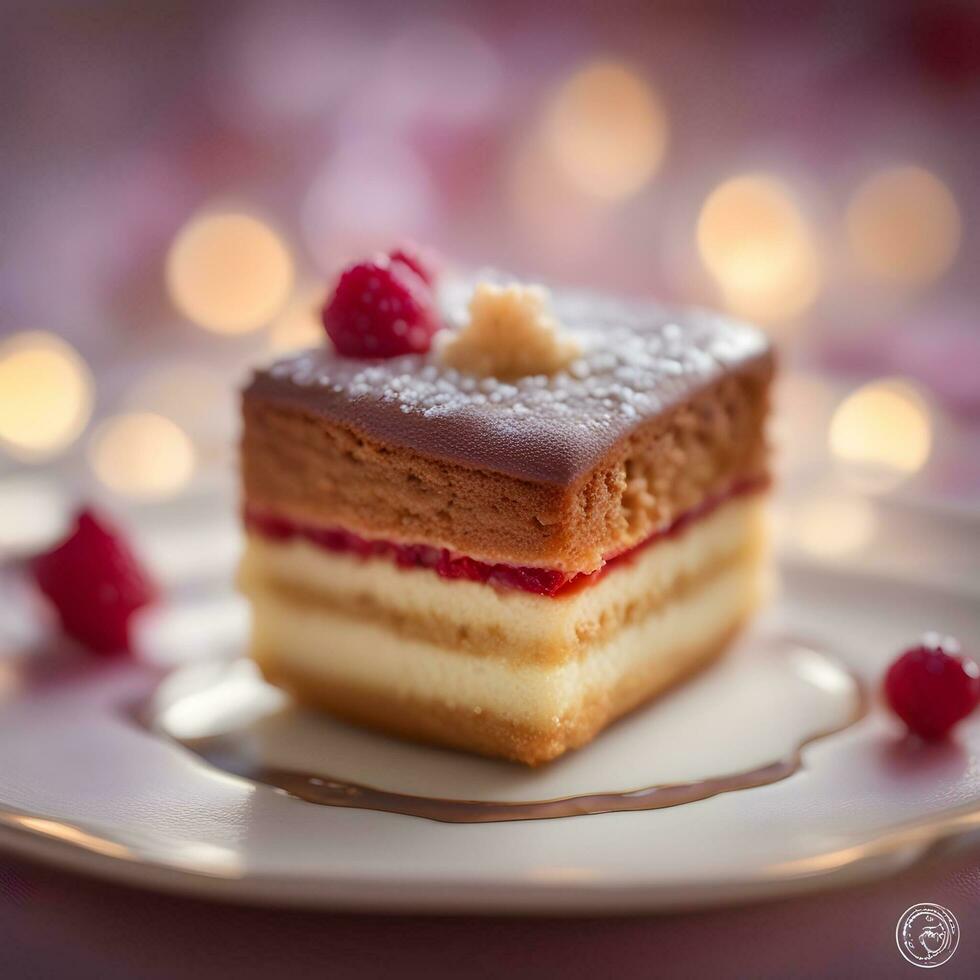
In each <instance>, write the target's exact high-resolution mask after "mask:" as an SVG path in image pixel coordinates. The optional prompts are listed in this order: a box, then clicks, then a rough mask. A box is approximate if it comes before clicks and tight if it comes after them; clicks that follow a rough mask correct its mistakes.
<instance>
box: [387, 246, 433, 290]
mask: <svg viewBox="0 0 980 980" xmlns="http://www.w3.org/2000/svg"><path fill="white" fill-rule="evenodd" d="M423 255H424V256H425V257H424V258H423ZM388 258H390V259H391V261H392V262H401V263H402V264H403V265H407V266H408V267H409V269H411V270H412V272H414V273H415V275H417V276H418V277H419V279H421V280H422V282H424V283H425V284H426V285H427V286H432V285H434V284H435V279H436V277H435V272H434V271H433V268H432V260H431V257H430V256H429V255H427V254H425V253H423V254H422V255H420V254H419V252H418V249H416V248H415V247H414V246H413V245H401V246H399V247H398V248H396V249H394V250H393V251H391V252H389V253H388Z"/></svg>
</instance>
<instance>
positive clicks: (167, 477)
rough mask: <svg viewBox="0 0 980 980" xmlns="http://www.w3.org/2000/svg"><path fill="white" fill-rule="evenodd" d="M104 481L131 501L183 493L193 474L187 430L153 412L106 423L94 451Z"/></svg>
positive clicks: (97, 435)
mask: <svg viewBox="0 0 980 980" xmlns="http://www.w3.org/2000/svg"><path fill="white" fill-rule="evenodd" d="M89 459H90V461H91V464H92V468H93V469H94V470H95V473H96V475H97V476H98V477H99V479H100V480H101V481H102V482H103V483H104V484H105V485H106V486H107V487H109V488H110V489H111V490H114V491H115V492H116V493H119V494H124V495H126V496H129V497H143V498H164V497H169V496H172V495H173V494H175V493H177V492H178V491H179V490H181V489H182V488H183V487H184V486H186V484H187V483H188V481H189V480H190V478H191V476H192V475H193V472H194V448H193V446H192V444H191V441H190V439H188V438H187V436H186V435H185V433H184V432H183V430H182V429H180V428H179V426H177V425H176V424H175V423H174V422H171V421H170V419H167V418H164V417H163V416H162V415H154V414H153V413H152V412H131V413H128V414H124V415H117V416H114V417H113V418H110V419H107V420H106V421H105V422H103V423H102V425H101V426H100V427H99V428H98V430H97V431H96V433H95V435H94V437H93V439H92V443H91V446H90V451H89Z"/></svg>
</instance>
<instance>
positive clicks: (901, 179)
mask: <svg viewBox="0 0 980 980" xmlns="http://www.w3.org/2000/svg"><path fill="white" fill-rule="evenodd" d="M847 235H848V240H849V242H850V246H851V251H852V253H853V255H854V259H855V261H856V263H857V265H858V268H859V269H860V271H861V272H862V273H863V274H864V275H866V276H867V277H869V278H872V279H878V280H881V281H883V282H886V283H889V284H892V285H905V286H910V287H917V286H924V285H927V284H929V283H931V282H934V281H935V280H936V279H938V278H939V277H940V276H941V275H942V274H943V273H944V272H945V271H946V269H948V268H949V266H950V264H951V263H952V261H953V259H954V258H955V257H956V252H957V249H958V248H959V243H960V215H959V210H958V208H957V206H956V201H955V199H954V198H953V195H952V193H951V192H950V190H949V188H947V187H946V185H945V184H944V183H943V182H942V181H941V180H940V179H939V178H938V177H936V176H935V175H934V174H931V173H930V172H929V171H928V170H924V169H922V168H921V167H894V168H890V169H888V170H882V171H880V172H879V173H876V174H873V175H872V176H871V177H869V178H868V179H867V180H866V181H864V183H862V184H861V185H860V186H859V187H858V189H857V190H856V191H855V193H854V196H853V198H852V199H851V202H850V204H849V205H848V209H847Z"/></svg>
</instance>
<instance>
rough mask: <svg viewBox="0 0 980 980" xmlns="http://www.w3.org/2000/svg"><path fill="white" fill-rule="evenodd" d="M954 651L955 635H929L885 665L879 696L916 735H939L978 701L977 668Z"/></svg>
mask: <svg viewBox="0 0 980 980" xmlns="http://www.w3.org/2000/svg"><path fill="white" fill-rule="evenodd" d="M958 651H959V644H958V643H957V642H956V641H955V640H953V639H951V638H949V637H940V636H936V635H934V634H929V635H927V636H926V637H924V638H923V641H922V643H920V644H919V645H918V646H915V647H912V648H911V649H909V650H906V651H905V652H904V653H903V654H902V655H901V656H900V657H899V658H898V659H897V660H896V661H895V662H894V663H893V664H892V665H891V667H889V668H888V673H887V674H886V675H885V685H884V690H885V697H886V698H887V699H888V703H889V705H890V706H891V708H892V710H893V711H894V712H895V714H896V715H898V717H899V718H901V719H902V721H904V722H905V724H906V725H908V727H909V729H910V730H911V731H913V732H914V733H915V734H916V735H921V736H922V737H923V738H929V739H932V738H942V736H943V735H945V734H946V733H947V732H948V731H949V730H950V729H951V728H952V727H953V726H954V725H955V724H956V723H957V722H959V721H962V720H963V719H964V718H966V716H967V715H969V714H970V713H971V712H972V711H973V709H974V708H976V706H977V704H978V703H980V667H978V666H977V664H976V662H975V661H973V660H971V659H970V658H969V657H962V656H957V655H956V654H957V653H958Z"/></svg>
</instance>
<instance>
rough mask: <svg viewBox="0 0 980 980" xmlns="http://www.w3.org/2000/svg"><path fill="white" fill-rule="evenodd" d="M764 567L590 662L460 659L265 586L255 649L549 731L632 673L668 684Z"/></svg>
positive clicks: (327, 677)
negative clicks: (588, 701) (549, 662)
mask: <svg viewBox="0 0 980 980" xmlns="http://www.w3.org/2000/svg"><path fill="white" fill-rule="evenodd" d="M757 570H758V563H757V561H755V560H754V559H752V558H747V559H744V560H742V561H741V562H739V563H736V564H733V565H729V566H728V567H727V568H726V569H725V570H724V571H722V572H721V573H720V574H718V575H716V576H714V577H712V578H711V579H710V580H708V581H707V582H706V583H705V584H704V585H703V586H701V587H699V588H696V589H693V590H691V591H690V592H689V593H686V594H685V595H684V596H683V597H682V598H680V599H679V600H678V601H675V602H670V603H668V604H667V605H665V606H664V607H663V608H661V609H658V610H656V611H655V612H653V613H652V614H650V615H649V616H647V617H646V618H644V619H643V620H641V621H640V622H638V623H636V624H634V625H632V626H629V627H627V628H625V629H623V630H620V631H619V632H617V633H616V634H615V635H614V636H613V637H612V638H611V639H610V640H609V641H608V642H606V643H604V644H602V645H600V646H597V647H595V648H593V649H591V650H589V651H588V652H587V653H586V654H585V655H584V656H583V657H580V658H574V659H570V660H568V661H565V662H564V663H560V664H557V665H553V666H547V665H542V664H535V663H510V662H508V661H506V660H503V659H501V658H499V657H491V656H479V655H465V654H460V653H454V652H452V651H449V650H445V649H443V648H441V647H437V646H435V645H433V644H430V643H425V642H422V641H420V640H416V639H408V638H405V637H402V636H399V635H398V634H396V633H394V632H392V631H390V630H388V629H387V628H385V627H384V626H383V625H380V624H377V623H373V622H370V621H366V620H360V619H350V618H347V617H345V616H339V615H337V614H335V613H333V612H331V611H329V610H321V609H317V608H315V607H313V606H311V605H309V604H304V603H296V602H292V601H290V600H289V599H288V598H286V597H284V596H283V595H282V594H281V593H278V592H276V591H274V590H270V589H266V588H263V587H261V586H257V587H254V588H253V590H252V608H253V615H254V642H255V649H256V652H257V654H258V656H259V657H260V659H262V660H263V661H265V662H267V663H269V664H273V665H276V666H280V667H281V668H282V669H283V670H284V671H288V670H289V669H294V670H296V671H298V672H300V673H301V674H302V675H306V676H310V677H315V678H319V679H322V681H323V682H324V683H337V684H350V685H356V686H358V687H361V688H365V689H367V690H372V689H373V690H378V691H384V692H385V693H387V694H389V695H395V696H397V697H400V698H407V699H421V700H423V701H438V702H441V703H443V704H445V705H447V706H450V707H462V708H464V709H468V710H471V711H473V712H474V713H477V714H479V713H481V712H483V711H489V712H492V713H493V714H495V715H499V716H501V717H503V718H507V719H511V720H514V721H518V722H521V723H525V724H530V725H533V726H535V727H544V728H547V727H549V726H556V725H558V724H559V720H560V719H561V718H562V716H564V715H566V714H568V713H570V712H574V711H575V710H576V709H577V708H578V707H580V706H581V704H582V703H583V701H584V700H586V699H588V698H589V697H591V696H594V695H596V694H597V693H598V694H601V693H602V692H605V691H613V690H615V689H617V688H618V687H619V685H620V684H621V683H622V682H628V679H629V678H630V676H631V675H635V676H636V678H637V683H638V684H642V686H643V688H644V690H645V691H647V692H648V693H652V692H653V691H655V690H656V689H658V688H659V687H663V686H666V684H667V683H669V682H670V681H671V680H672V679H673V678H674V677H675V676H677V675H679V674H681V673H683V671H684V669H685V666H686V665H687V664H688V663H693V662H694V661H696V660H697V659H698V658H699V656H700V655H701V654H702V653H703V652H704V650H705V648H706V647H708V646H709V645H711V644H713V643H714V642H718V641H720V640H721V639H722V638H723V636H724V635H725V633H726V632H727V631H728V630H729V629H730V628H731V627H732V626H733V625H735V624H736V623H737V622H738V621H739V620H740V619H742V617H744V616H745V615H746V614H747V613H748V612H749V611H750V610H751V608H752V607H753V605H754V604H755V602H756V598H757V579H758V576H757Z"/></svg>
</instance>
